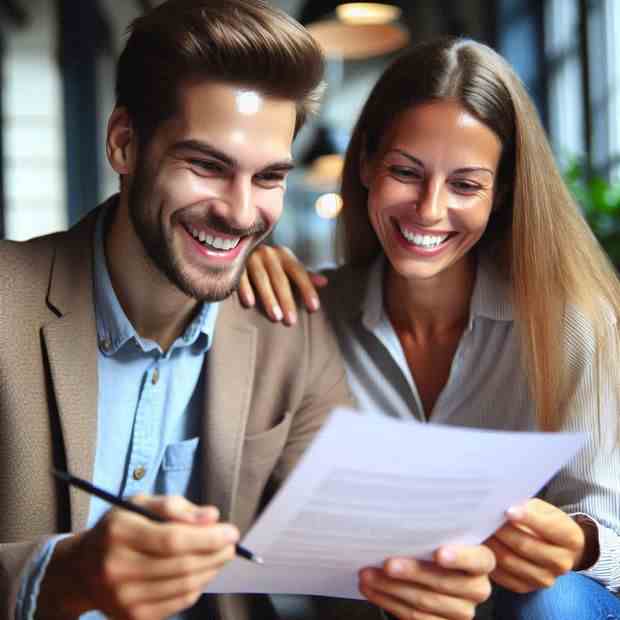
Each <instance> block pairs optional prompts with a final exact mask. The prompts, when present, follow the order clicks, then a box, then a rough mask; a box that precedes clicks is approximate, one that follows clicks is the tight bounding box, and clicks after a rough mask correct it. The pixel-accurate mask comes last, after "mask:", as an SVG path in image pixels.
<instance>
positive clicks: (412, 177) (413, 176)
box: [389, 166, 423, 181]
mask: <svg viewBox="0 0 620 620" xmlns="http://www.w3.org/2000/svg"><path fill="white" fill-rule="evenodd" d="M389 171H390V174H392V175H393V176H395V177H397V178H399V179H405V180H408V181H416V180H419V179H421V178H422V177H423V174H422V172H420V171H419V170H416V169H415V168H407V167H406V166H390V167H389Z"/></svg>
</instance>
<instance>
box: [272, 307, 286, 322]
mask: <svg viewBox="0 0 620 620" xmlns="http://www.w3.org/2000/svg"><path fill="white" fill-rule="evenodd" d="M271 311H272V312H273V318H274V319H275V320H276V321H281V320H282V319H283V318H284V315H283V314H282V308H280V306H278V305H277V304H276V305H275V306H273V307H272V308H271Z"/></svg>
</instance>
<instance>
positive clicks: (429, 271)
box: [362, 101, 502, 279]
mask: <svg viewBox="0 0 620 620" xmlns="http://www.w3.org/2000/svg"><path fill="white" fill-rule="evenodd" d="M501 151H502V145H501V143H500V140H499V138H498V137H497V135H496V134H495V133H494V132H493V131H492V130H491V129H489V128H488V127H487V126H486V125H484V124H482V123H481V122H480V121H478V120H477V119H476V118H475V117H474V116H472V115H471V114H470V113H469V112H467V110H466V109H465V108H463V107H462V106H461V105H460V104H459V103H456V102H452V101H439V102H431V103H425V104H420V105H416V106H414V107H412V108H409V109H407V110H405V111H404V112H403V113H402V114H400V115H399V116H398V117H396V119H395V121H394V122H393V124H392V125H391V126H390V127H389V128H388V130H387V132H386V133H385V134H384V136H383V139H382V141H381V144H380V145H379V149H378V151H377V153H376V155H375V156H374V157H373V158H372V159H370V160H368V161H365V162H364V163H363V164H362V180H363V182H364V185H365V186H366V187H367V188H368V213H369V217H370V221H371V223H372V226H373V228H374V230H375V232H376V234H377V236H378V238H379V240H380V242H381V245H382V246H383V250H384V252H385V254H386V256H387V257H388V259H389V261H390V263H391V265H392V267H393V269H394V270H395V271H396V272H397V273H399V274H400V275H402V276H403V277H406V278H414V279H431V278H434V277H437V276H439V275H440V274H441V273H443V272H446V271H447V270H449V269H452V268H456V269H458V268H459V267H463V268H464V267H465V260H464V259H465V257H466V255H467V254H468V252H469V250H470V249H471V248H472V247H473V246H474V244H475V243H476V242H477V241H478V240H479V239H480V237H481V236H482V234H483V233H484V230H485V228H486V226H487V222H488V220H489V216H490V214H491V208H492V206H493V198H494V192H495V189H496V181H497V168H498V165H499V159H500V155H501Z"/></svg>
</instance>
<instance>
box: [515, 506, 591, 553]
mask: <svg viewBox="0 0 620 620" xmlns="http://www.w3.org/2000/svg"><path fill="white" fill-rule="evenodd" d="M506 515H507V516H508V519H509V520H510V522H511V523H514V524H519V525H524V526H526V527H529V528H530V529H531V530H532V531H533V532H534V533H535V534H538V535H539V536H540V537H541V538H543V539H545V540H546V541H547V542H549V543H551V544H553V545H558V546H560V547H566V548H568V549H572V550H575V551H577V550H581V548H582V547H583V544H584V535H583V531H582V530H581V528H580V527H579V526H578V525H577V524H576V523H575V522H574V521H573V519H571V518H570V517H569V516H568V515H567V514H566V513H565V512H563V511H562V510H560V509H559V508H557V507H556V506H553V505H552V504H550V503H548V502H545V501H543V500H540V499H532V500H530V501H528V502H527V503H526V504H524V505H521V506H513V507H512V508H509V509H508V510H507V512H506Z"/></svg>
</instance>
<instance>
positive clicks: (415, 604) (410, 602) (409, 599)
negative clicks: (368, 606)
mask: <svg viewBox="0 0 620 620" xmlns="http://www.w3.org/2000/svg"><path fill="white" fill-rule="evenodd" d="M374 585H375V584H374V583H373V584H372V585H371V583H368V582H362V583H361V584H360V592H361V593H362V594H363V595H364V596H365V597H366V598H367V599H368V600H369V601H370V602H371V603H373V604H375V605H378V606H379V607H381V608H382V609H385V610H386V611H388V612H390V613H391V614H393V615H395V616H396V617H397V618H407V619H409V618H413V619H416V620H417V619H420V620H431V619H432V620H435V619H436V618H439V619H440V620H470V619H471V618H473V617H474V613H475V606H474V604H473V603H471V602H469V601H461V600H459V599H453V598H451V597H448V596H444V595H441V594H437V593H435V592H429V591H427V590H424V589H422V588H412V587H409V588H407V592H406V595H403V593H402V591H401V592H398V593H394V592H392V591H389V590H386V589H384V588H381V589H379V588H377V589H376V588H375V587H374Z"/></svg>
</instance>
